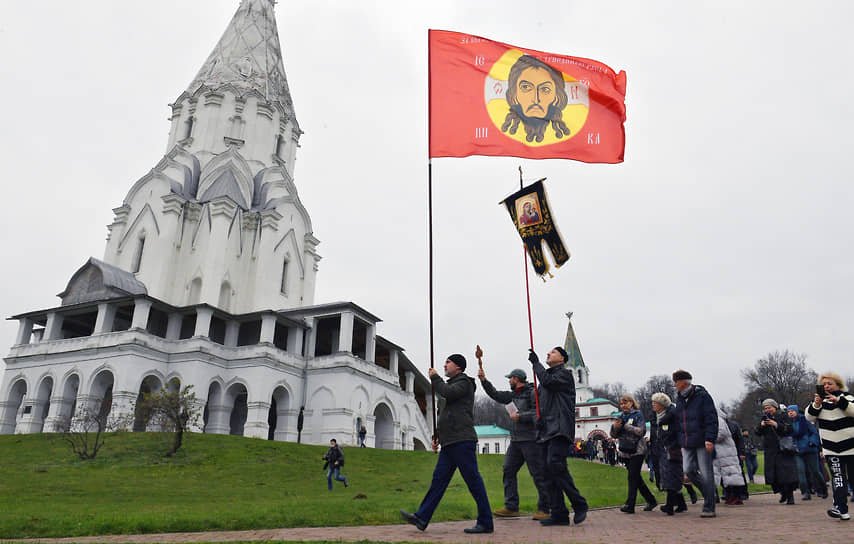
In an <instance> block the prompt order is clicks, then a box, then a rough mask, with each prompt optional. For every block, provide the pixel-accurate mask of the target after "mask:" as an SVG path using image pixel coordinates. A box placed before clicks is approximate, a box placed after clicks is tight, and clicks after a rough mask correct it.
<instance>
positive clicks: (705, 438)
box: [676, 385, 718, 448]
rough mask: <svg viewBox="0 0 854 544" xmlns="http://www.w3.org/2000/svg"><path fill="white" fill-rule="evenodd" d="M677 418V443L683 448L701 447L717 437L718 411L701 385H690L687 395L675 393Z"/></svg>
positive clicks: (713, 441) (712, 441)
mask: <svg viewBox="0 0 854 544" xmlns="http://www.w3.org/2000/svg"><path fill="white" fill-rule="evenodd" d="M676 412H677V417H678V418H679V445H680V446H682V447H683V448H703V447H705V445H706V444H705V443H706V442H711V443H712V444H714V443H715V441H716V440H717V439H718V411H717V409H716V408H715V401H713V400H712V397H711V395H709V392H708V391H706V389H705V388H704V387H703V386H702V385H692V386H691V392H690V394H689V395H688V396H687V397H683V396H682V395H681V394H677V395H676Z"/></svg>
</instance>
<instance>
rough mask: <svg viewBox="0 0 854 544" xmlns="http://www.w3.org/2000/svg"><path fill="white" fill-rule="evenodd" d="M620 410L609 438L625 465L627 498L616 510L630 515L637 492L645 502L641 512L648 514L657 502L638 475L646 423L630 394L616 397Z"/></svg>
mask: <svg viewBox="0 0 854 544" xmlns="http://www.w3.org/2000/svg"><path fill="white" fill-rule="evenodd" d="M620 409H621V410H622V413H621V414H620V416H619V418H618V419H617V421H615V422H614V424H613V425H612V426H611V436H612V437H614V438H616V439H617V440H618V443H617V449H618V450H619V452H620V457H621V458H622V459H623V461H624V462H625V463H626V470H627V475H628V487H629V488H628V497H627V498H626V504H624V505H623V506H622V507H621V508H620V511H621V512H624V513H626V514H634V513H635V501H636V500H637V494H638V491H640V493H641V495H642V496H643V498H644V499H645V500H646V506H644V511H646V512H649V511H650V510H653V509H654V508H655V507H656V506H657V505H658V501H656V500H655V496H654V495H653V494H652V492H651V491H650V490H649V488H648V487H647V486H646V484H645V483H644V481H643V477H642V476H641V467H642V466H643V459H644V456H645V455H646V450H647V445H646V440H644V438H643V437H644V435H645V434H646V421H645V420H644V418H643V414H642V413H641V411H640V410H638V403H637V401H636V400H635V398H634V397H633V396H631V395H623V396H621V397H620Z"/></svg>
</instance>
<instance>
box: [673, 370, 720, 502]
mask: <svg viewBox="0 0 854 544" xmlns="http://www.w3.org/2000/svg"><path fill="white" fill-rule="evenodd" d="M692 379H693V378H692V376H691V373H690V372H688V371H686V370H677V371H676V372H674V373H673V385H674V386H675V387H676V391H677V392H678V394H677V395H676V397H677V398H676V412H677V415H678V417H679V445H680V446H681V447H682V468H683V469H684V471H685V475H686V476H687V477H688V479H689V480H691V481H692V482H694V483H695V484H697V486H698V487H699V488H700V491H702V492H703V512H702V513H701V514H700V517H703V518H713V517H715V488H716V486H715V471H714V466H713V464H712V462H713V459H714V453H713V452H714V451H715V441H716V440H717V439H718V411H717V409H716V408H715V401H714V400H712V397H711V395H709V392H708V391H706V389H705V388H704V387H703V386H702V385H694V384H692V383H691V380H692Z"/></svg>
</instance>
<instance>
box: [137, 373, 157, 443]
mask: <svg viewBox="0 0 854 544" xmlns="http://www.w3.org/2000/svg"><path fill="white" fill-rule="evenodd" d="M162 387H163V379H162V374H160V373H159V372H157V371H152V372H149V373H147V374H146V375H145V376H143V378H142V381H141V382H140V384H139V389H138V394H137V396H136V404H135V405H134V413H133V431H134V432H141V431H145V430H147V429H146V425H147V423H148V417H149V415H150V414H148V413H146V411H145V410H143V407H142V402H143V398H144V397H145V395H151V394H153V393H157V392H158V391H160V389H161V388H162Z"/></svg>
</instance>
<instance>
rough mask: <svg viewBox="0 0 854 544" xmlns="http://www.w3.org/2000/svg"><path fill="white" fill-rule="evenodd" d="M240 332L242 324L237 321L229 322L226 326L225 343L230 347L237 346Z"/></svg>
mask: <svg viewBox="0 0 854 544" xmlns="http://www.w3.org/2000/svg"><path fill="white" fill-rule="evenodd" d="M239 332H240V323H238V322H237V321H229V322H227V323H226V324H225V342H224V345H226V346H228V347H232V348H233V347H235V346H237V335H238V333H239Z"/></svg>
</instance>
